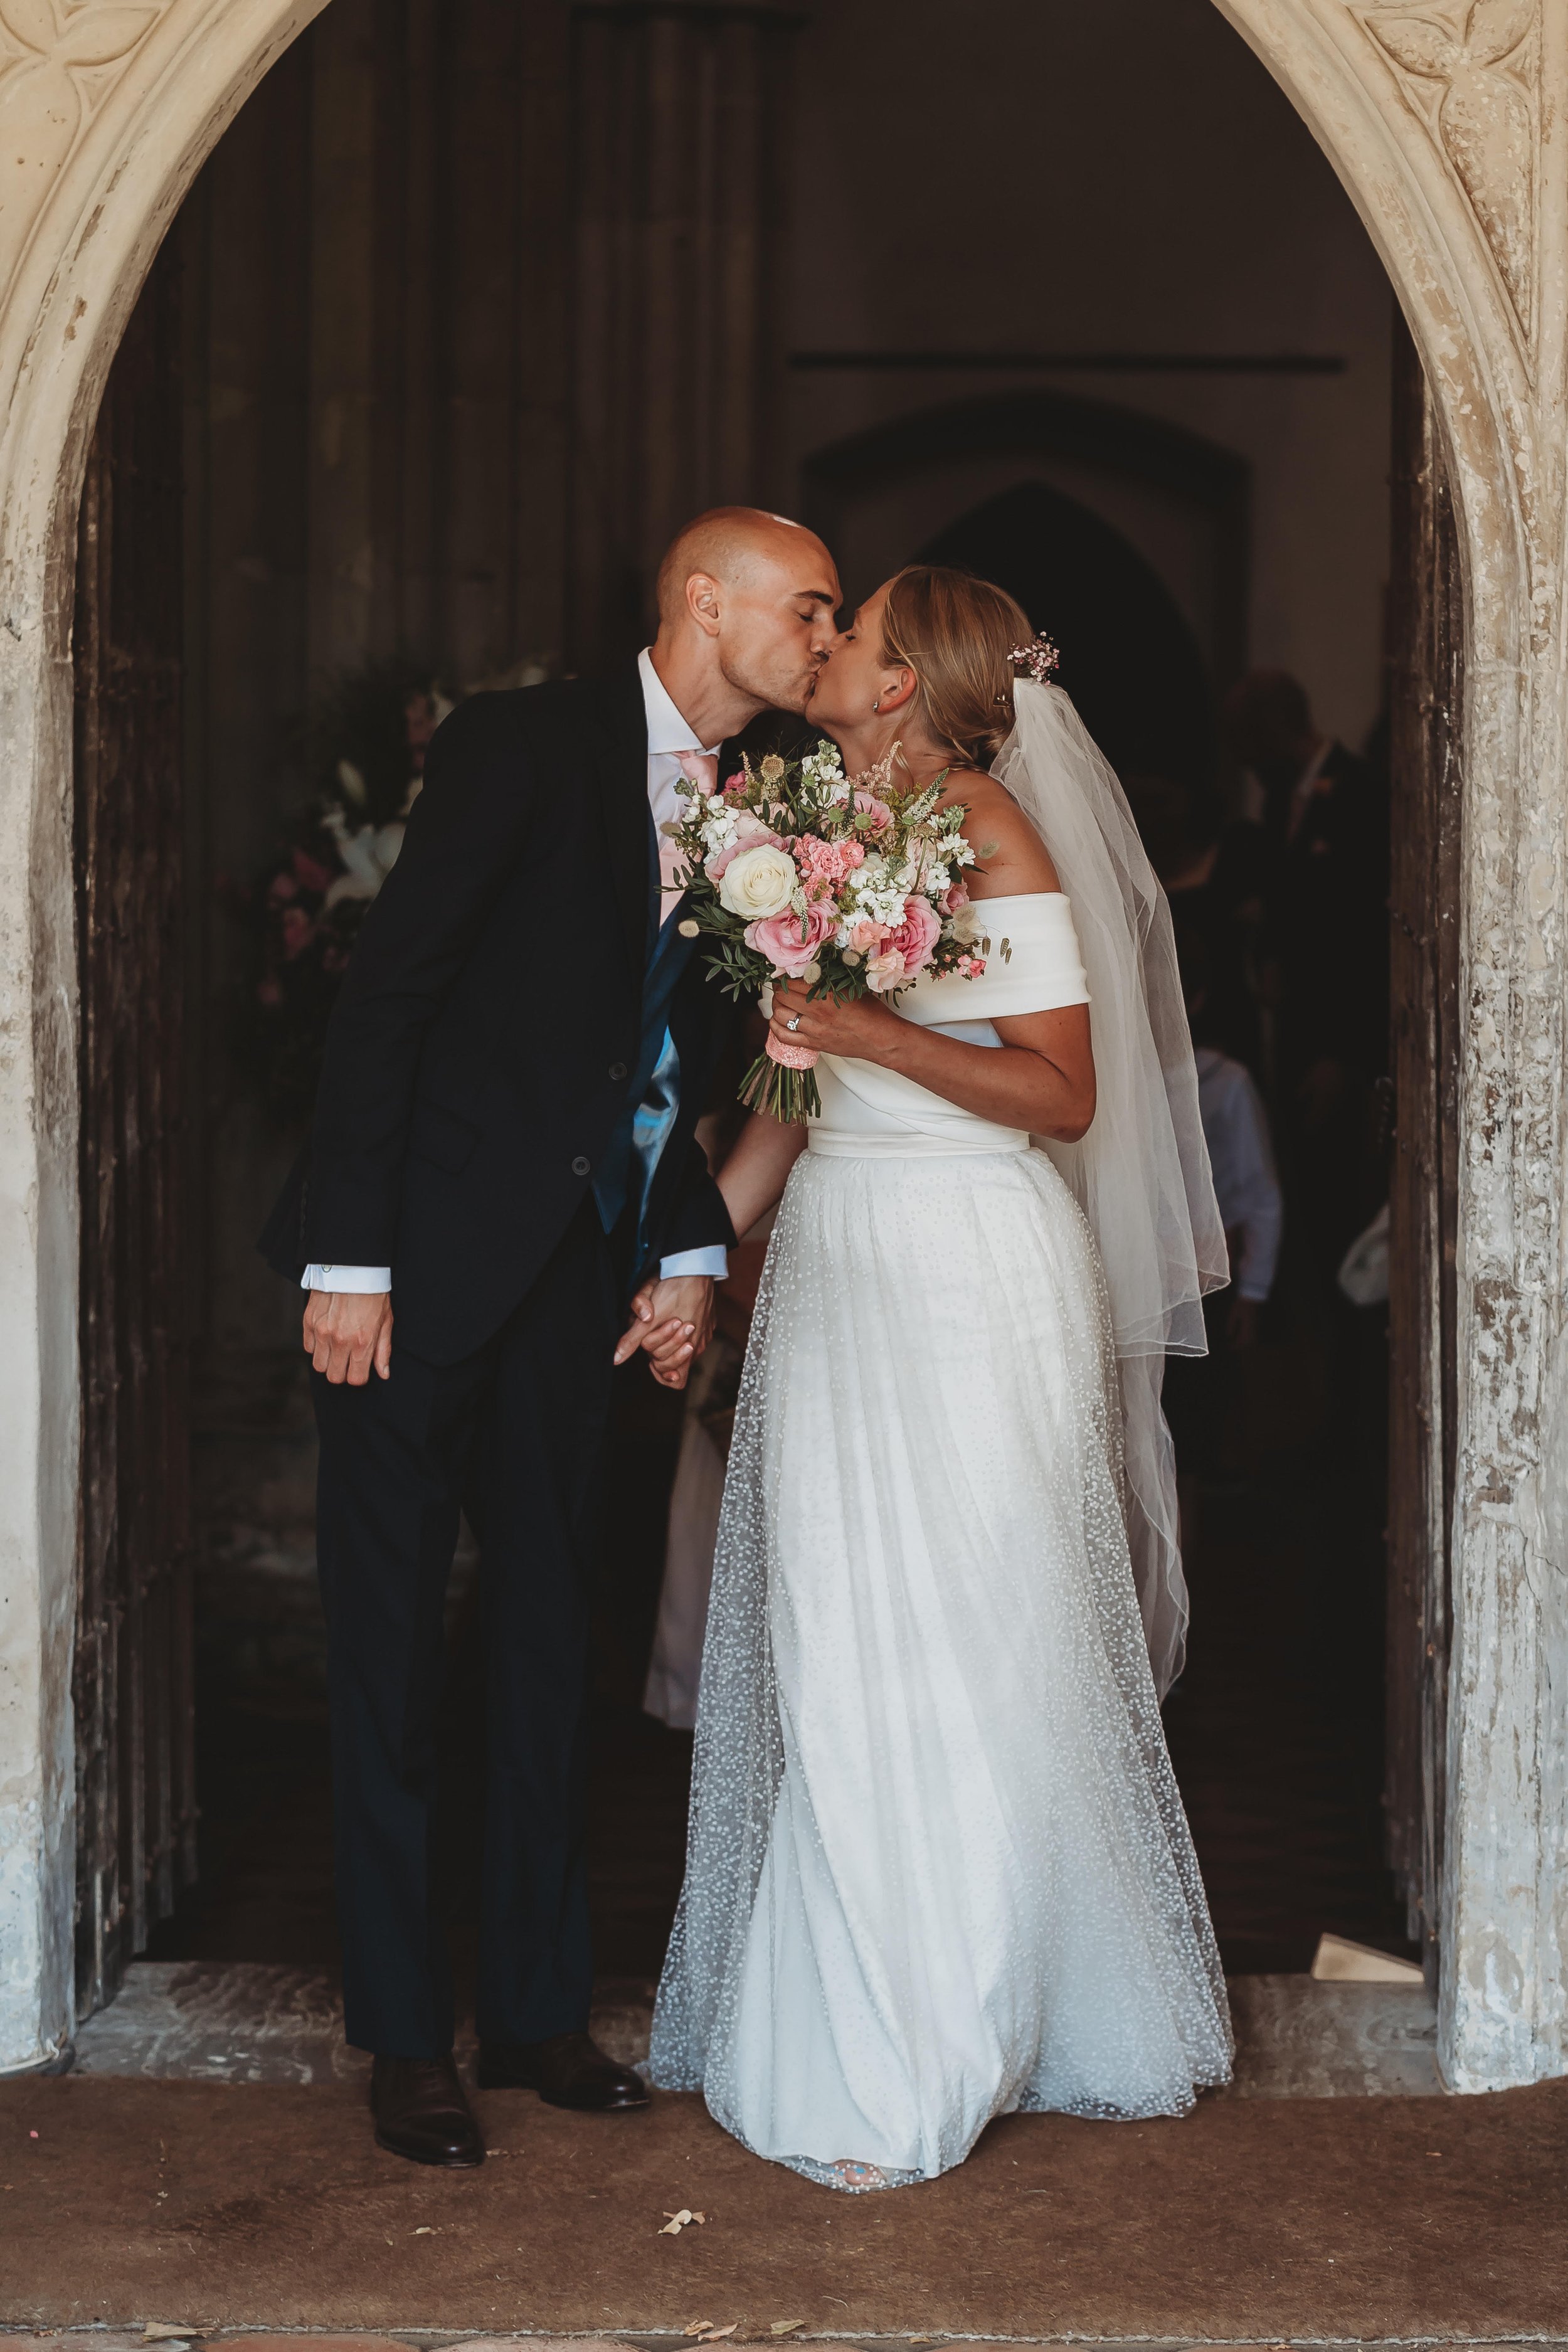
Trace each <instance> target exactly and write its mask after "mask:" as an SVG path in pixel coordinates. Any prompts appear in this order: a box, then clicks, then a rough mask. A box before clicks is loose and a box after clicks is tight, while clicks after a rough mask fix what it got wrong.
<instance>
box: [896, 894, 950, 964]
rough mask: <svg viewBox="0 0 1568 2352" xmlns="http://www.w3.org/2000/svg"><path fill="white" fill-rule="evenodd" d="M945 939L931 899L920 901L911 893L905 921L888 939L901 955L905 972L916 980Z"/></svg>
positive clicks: (905, 903)
mask: <svg viewBox="0 0 1568 2352" xmlns="http://www.w3.org/2000/svg"><path fill="white" fill-rule="evenodd" d="M941 937H942V920H941V918H940V917H939V916H938V914H937V911H936V908H934V907H933V906H932V905H931V900H930V899H929V898H915V897H914V896H913V895H912V893H911V895H910V897H909V898H906V899H905V900H904V919H903V921H902V922H901V923H900V925H899V928H898V929H897V930H896V931H894V932H893V933H892V934H891V936H890V937H889V940H888V946H889V950H896V952H897V953H898V954H900V955H901V956H902V958H903V960H904V972H905V975H906V977H907V978H908V979H910V980H913V978H914V976H915V974H916V972H917V971H923V970H924V969H925V967H926V965H927V964H928V963H930V961H931V958H932V956H933V955H934V954H935V953H936V943H937V941H938V940H940V939H941Z"/></svg>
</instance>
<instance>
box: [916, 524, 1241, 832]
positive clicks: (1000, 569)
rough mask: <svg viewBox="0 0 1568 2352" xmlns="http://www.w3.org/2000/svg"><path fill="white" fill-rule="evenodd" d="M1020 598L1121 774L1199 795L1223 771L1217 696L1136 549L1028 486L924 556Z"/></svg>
mask: <svg viewBox="0 0 1568 2352" xmlns="http://www.w3.org/2000/svg"><path fill="white" fill-rule="evenodd" d="M920 555H921V561H922V562H928V563H954V564H957V565H959V566H960V567H961V568H962V569H963V570H964V571H966V572H975V573H976V574H977V575H978V576H979V577H980V578H981V579H982V580H994V581H995V582H996V583H997V585H998V586H999V587H1002V588H1005V589H1006V590H1007V591H1008V593H1010V594H1011V595H1014V596H1016V598H1017V600H1018V602H1019V604H1022V606H1023V607H1024V610H1025V612H1026V613H1027V614H1028V615H1029V618H1030V620H1031V621H1032V622H1033V623H1034V625H1035V626H1036V628H1037V629H1043V630H1044V631H1045V632H1046V635H1047V636H1048V637H1050V638H1051V639H1052V640H1053V641H1054V643H1055V644H1056V646H1057V647H1058V651H1059V652H1060V655H1061V671H1060V677H1061V683H1062V684H1063V685H1064V686H1065V687H1066V688H1067V689H1068V693H1069V694H1070V695H1071V696H1072V698H1073V700H1074V701H1075V702H1076V703H1077V705H1078V707H1079V710H1080V711H1081V712H1082V713H1083V716H1084V719H1085V722H1086V724H1087V725H1088V727H1089V732H1090V734H1091V735H1092V736H1093V737H1094V739H1095V740H1096V741H1097V742H1098V743H1099V744H1100V747H1101V749H1102V750H1103V751H1104V752H1105V754H1106V756H1107V758H1108V759H1109V760H1110V763H1111V765H1112V767H1113V768H1115V769H1116V770H1117V771H1118V772H1119V773H1120V774H1121V775H1124V776H1126V775H1165V776H1172V777H1174V778H1176V779H1177V780H1178V781H1179V782H1182V783H1184V784H1188V785H1191V786H1192V787H1194V789H1196V790H1205V789H1206V788H1207V787H1208V784H1209V782H1210V780H1211V778H1212V776H1213V773H1214V768H1215V716H1214V691H1213V686H1212V683H1211V681H1210V679H1209V678H1208V677H1207V675H1206V673H1205V665H1204V658H1203V655H1202V653H1201V652H1200V651H1199V648H1198V644H1197V640H1196V638H1195V637H1194V635H1193V633H1192V630H1191V629H1190V628H1189V627H1188V625H1187V624H1186V622H1185V620H1184V618H1183V616H1182V614H1181V611H1180V609H1179V607H1178V606H1177V604H1176V601H1175V599H1174V597H1173V595H1172V594H1171V592H1170V590H1169V589H1168V588H1167V587H1166V586H1165V583H1164V582H1163V580H1162V579H1161V578H1160V575H1159V573H1158V572H1155V571H1154V569H1153V567H1152V565H1151V564H1149V563H1148V562H1145V561H1144V559H1143V557H1142V555H1140V553H1139V552H1138V551H1137V549H1136V548H1135V547H1133V546H1132V545H1131V542H1130V541H1128V540H1126V539H1125V538H1123V536H1122V534H1121V531H1119V530H1114V529H1113V528H1112V526H1111V525H1110V523H1108V522H1106V521H1105V520H1103V518H1102V517H1101V516H1100V515H1097V514H1096V513H1095V512H1094V511H1093V509H1091V508H1089V507H1087V506H1084V505H1083V504H1081V502H1080V501H1079V499H1072V498H1068V496H1067V495H1066V493H1065V492H1064V491H1061V490H1056V489H1052V488H1048V487H1047V485H1046V484H1045V483H1043V482H1020V483H1019V484H1018V486H1017V487H1016V488H1015V489H1011V490H1005V491H1004V492H1002V494H1001V495H1000V496H999V497H997V498H994V499H987V500H986V501H985V503H984V506H979V507H976V508H975V509H974V510H973V513H971V514H966V515H963V516H962V517H961V518H960V519H959V520H958V521H956V522H953V523H950V524H949V525H948V527H947V529H946V530H942V531H941V532H939V533H938V535H937V537H936V538H935V539H933V540H931V541H929V542H928V544H927V545H926V546H924V547H922V548H921V551H920Z"/></svg>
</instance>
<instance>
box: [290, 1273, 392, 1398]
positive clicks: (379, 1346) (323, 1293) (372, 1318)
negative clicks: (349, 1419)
mask: <svg viewBox="0 0 1568 2352" xmlns="http://www.w3.org/2000/svg"><path fill="white" fill-rule="evenodd" d="M305 1353H306V1354H307V1355H308V1356H309V1357H310V1361H311V1363H312V1364H313V1365H314V1366H315V1369H316V1370H317V1371H319V1372H325V1374H326V1376H327V1378H328V1380H330V1381H331V1382H332V1383H333V1385H334V1387H337V1386H341V1385H342V1382H343V1381H347V1382H348V1384H349V1386H350V1388H353V1389H363V1386H364V1385H365V1382H366V1381H368V1380H369V1378H370V1368H371V1366H372V1365H373V1364H374V1366H375V1369H376V1370H377V1371H378V1372H379V1373H380V1375H381V1377H382V1379H383V1380H388V1379H390V1377H391V1374H392V1298H391V1295H390V1293H388V1292H387V1291H384V1290H312V1291H311V1293H310V1297H309V1299H308V1300H307V1302H306V1306H305Z"/></svg>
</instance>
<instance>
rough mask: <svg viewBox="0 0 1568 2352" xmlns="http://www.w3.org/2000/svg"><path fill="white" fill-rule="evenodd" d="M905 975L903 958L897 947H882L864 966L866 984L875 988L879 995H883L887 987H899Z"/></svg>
mask: <svg viewBox="0 0 1568 2352" xmlns="http://www.w3.org/2000/svg"><path fill="white" fill-rule="evenodd" d="M906 977H907V974H906V973H905V971H904V960H903V957H902V956H901V955H900V953H899V950H898V949H897V948H884V949H883V950H882V952H881V954H880V955H876V956H873V957H872V958H871V961H870V962H869V963H868V965H867V966H866V985H867V987H868V988H871V989H875V991H876V992H877V994H878V995H879V996H882V995H885V994H886V993H887V992H888V990H889V988H901V987H902V986H903V984H904V981H905V979H906Z"/></svg>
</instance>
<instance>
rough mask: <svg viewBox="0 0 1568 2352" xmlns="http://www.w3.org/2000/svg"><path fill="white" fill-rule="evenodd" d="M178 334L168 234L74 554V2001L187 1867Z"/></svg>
mask: <svg viewBox="0 0 1568 2352" xmlns="http://www.w3.org/2000/svg"><path fill="white" fill-rule="evenodd" d="M179 330H180V278H179V257H178V252H177V249H176V247H174V242H173V241H171V244H170V245H169V246H168V247H165V248H164V251H163V254H162V255H161V257H159V260H158V261H157V263H156V264H155V266H154V268H153V273H152V276H151V277H150V278H149V280H148V283H147V286H146V289H145V290H144V292H143V293H142V299H141V301H140V303H139V304H138V306H137V308H136V310H135V312H134V314H133V316H132V320H131V324H130V326H129V328H128V330H127V331H126V335H125V340H124V342H123V343H122V345H121V350H120V352H119V354H118V356H117V358H116V360H115V362H114V367H113V370H112V373H110V380H109V385H108V389H107V391H106V393H105V394H104V401H103V406H102V410H101V412H100V416H99V422H98V430H97V433H96V435H95V436H94V438H93V443H92V448H91V452H90V454H89V459H88V467H87V483H86V488H85V489H84V492H83V496H82V506H81V520H80V526H79V540H78V554H77V595H76V624H75V666H76V667H75V675H76V796H75V811H76V850H77V924H78V950H79V973H80V987H81V1058H80V1072H81V1171H80V1172H81V1381H82V1412H83V1428H82V1496H81V1561H80V1583H79V1605H78V1614H77V1633H76V1662H75V1679H74V1698H75V1709H76V1742H77V1890H78V1917H77V2001H78V2013H79V2015H81V2016H86V2015H88V2014H89V2012H90V2011H92V2010H93V2009H95V2008H97V2007H99V2006H100V2004H101V2003H102V2002H103V2001H105V2000H109V1999H110V1998H111V1996H112V1994H113V1993H114V1990H115V1989H116V1987H117V1986H118V1984H119V1982H120V1979H121V1975H122V1973H123V1971H124V1968H125V1964H126V1961H127V1960H128V1959H129V1958H130V1957H131V1955H132V1953H133V1952H136V1951H139V1950H141V1949H142V1947H143V1946H144V1945H145V1943H146V1941H147V1937H148V1934H149V1932H150V1930H151V1928H152V1927H153V1926H154V1925H155V1924H156V1922H157V1921H158V1920H160V1919H161V1918H163V1917H165V1916H167V1914H168V1913H169V1912H170V1911H171V1910H172V1909H173V1907H174V1900H175V1897H176V1896H177V1895H178V1894H179V1891H180V1889H181V1888H182V1887H183V1886H184V1885H185V1884H186V1883H187V1882H188V1881H189V1879H190V1878H191V1877H192V1876H193V1875H194V1873H195V1788H194V1756H193V1745H192V1732H193V1723H192V1695H191V1558H190V1499H189V1452H190V1448H189V1437H188V1431H187V1395H186V1388H187V1350H186V1342H185V1315H184V1297H183V1282H182V1258H181V1252H182V1248H183V1247H184V1246H186V1245H187V1243H186V1238H185V1220H184V1216H183V1214H182V1201H183V1195H184V1189H185V1188H184V1161H185V1156H186V1154H185V1137H184V1093H185V1088H184V1040H183V1034H182V1024H181V1004H182V997H183V992H184V951H183V940H182V921H183V901H184V825H183V820H182V806H181V790H180V751H181V740H180V739H181V723H180V722H181V710H180V682H181V662H180V654H181V575H182V558H183V549H182V511H181V464H180V456H181V413H180V397H179Z"/></svg>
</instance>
